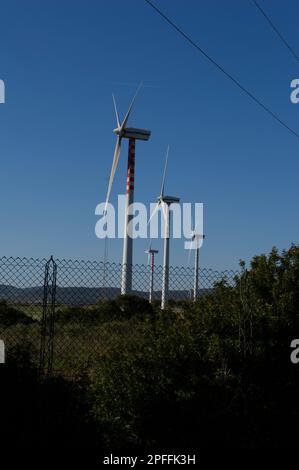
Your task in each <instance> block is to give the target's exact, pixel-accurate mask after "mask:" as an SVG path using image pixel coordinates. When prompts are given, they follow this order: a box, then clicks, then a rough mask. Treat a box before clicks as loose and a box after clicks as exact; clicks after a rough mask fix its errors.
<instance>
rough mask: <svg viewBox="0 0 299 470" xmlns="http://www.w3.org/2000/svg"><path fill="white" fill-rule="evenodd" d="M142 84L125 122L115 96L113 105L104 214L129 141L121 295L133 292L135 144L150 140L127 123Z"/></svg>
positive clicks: (140, 130) (146, 133) (139, 130)
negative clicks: (131, 228) (114, 124)
mask: <svg viewBox="0 0 299 470" xmlns="http://www.w3.org/2000/svg"><path fill="white" fill-rule="evenodd" d="M141 86H142V84H140V85H139V87H138V89H137V91H136V93H135V95H134V97H133V99H132V102H131V104H130V106H129V109H128V111H127V113H126V115H125V117H124V120H123V121H122V122H120V119H119V114H118V111H117V107H116V101H115V98H114V95H112V98H113V104H114V110H115V115H116V121H117V127H116V129H114V130H113V132H114V133H115V134H116V136H117V138H116V145H115V150H114V156H113V162H112V167H111V172H110V178H109V183H108V190H107V196H106V203H105V209H104V213H106V212H107V206H108V202H109V198H110V193H111V189H112V185H113V180H114V177H115V172H116V169H117V165H118V161H119V156H120V150H121V142H122V139H123V138H125V139H129V153H128V170H127V180H126V213H125V233H124V245H123V259H122V276H121V293H122V294H127V293H128V292H130V291H131V290H132V263H133V238H132V237H131V236H130V234H129V233H128V225H129V222H130V220H131V218H132V215H131V214H129V207H130V205H131V204H133V202H134V183H135V181H134V178H135V176H134V175H135V143H136V140H148V139H149V138H150V135H151V133H150V131H148V130H145V129H136V128H133V127H126V126H127V122H128V119H129V116H130V113H131V111H132V108H133V105H134V102H135V99H136V96H137V94H138V92H139V90H140V88H141Z"/></svg>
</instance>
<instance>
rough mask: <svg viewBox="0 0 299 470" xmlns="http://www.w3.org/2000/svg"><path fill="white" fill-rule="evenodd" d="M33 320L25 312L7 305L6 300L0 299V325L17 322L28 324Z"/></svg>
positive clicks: (9, 324) (10, 324)
mask: <svg viewBox="0 0 299 470" xmlns="http://www.w3.org/2000/svg"><path fill="white" fill-rule="evenodd" d="M34 322H35V320H33V319H32V318H31V317H29V316H27V315H26V314H25V313H23V312H21V311H20V310H17V309H16V308H14V307H11V306H9V305H8V304H7V301H6V300H0V325H2V326H12V325H16V324H17V323H21V324H23V325H29V324H30V323H34Z"/></svg>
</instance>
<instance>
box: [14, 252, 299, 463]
mask: <svg viewBox="0 0 299 470" xmlns="http://www.w3.org/2000/svg"><path fill="white" fill-rule="evenodd" d="M241 268H242V271H241V273H240V275H239V276H238V277H237V278H236V280H235V285H233V286H232V285H230V284H229V283H228V282H227V281H226V280H225V279H223V280H222V281H221V282H218V283H217V284H215V286H214V287H213V289H211V290H209V291H206V292H205V293H204V294H203V295H202V296H201V297H200V298H199V299H198V301H197V302H196V303H193V302H191V301H190V302H180V303H174V304H173V305H170V306H169V308H168V309H167V310H165V311H161V310H160V309H159V308H158V306H156V305H155V306H153V307H152V306H151V305H150V304H149V303H148V302H147V301H146V300H143V299H140V298H138V297H135V296H122V297H118V298H117V299H115V300H113V301H108V300H107V301H104V302H99V303H98V304H97V305H94V306H86V307H77V308H69V309H67V308H63V307H62V308H61V309H60V311H59V312H58V313H57V318H58V322H57V325H56V344H57V345H63V344H66V343H67V342H68V341H69V344H73V346H74V348H75V349H77V350H78V351H79V353H78V354H79V356H80V357H75V351H72V353H74V354H73V355H74V357H73V358H72V359H73V360H74V362H75V363H77V361H79V359H80V360H81V362H82V363H84V361H85V363H86V366H87V373H88V380H84V381H82V380H79V382H73V383H72V385H70V384H69V383H68V384H66V383H65V381H63V380H62V379H61V380H62V381H61V382H60V381H59V380H60V379H59V380H58V382H55V380H56V379H55V380H54V381H53V382H52V384H51V385H45V384H44V385H43V387H49V388H48V389H47V390H49V394H50V396H51V397H55V400H56V403H59V407H58V409H57V410H55V409H54V410H53V408H51V406H53V402H51V400H50V403H52V405H51V406H50V407H49V415H50V416H52V414H53V416H54V417H55V416H56V418H55V419H57V420H58V422H59V423H60V426H61V428H62V429H63V430H64V431H63V439H62V442H64V439H66V437H65V436H66V435H67V434H68V432H70V431H69V428H71V429H73V430H75V431H74V433H75V434H74V436H75V437H74V438H73V439H74V442H76V443H77V442H78V436H80V435H81V434H80V429H81V427H82V429H83V430H84V429H86V430H87V433H86V435H87V436H89V437H88V439H90V441H91V442H95V441H97V440H98V441H101V442H102V438H103V442H102V448H103V449H104V450H105V451H107V452H108V453H109V452H114V453H116V452H118V453H119V454H121V453H122V452H123V451H126V453H127V452H129V451H130V450H131V451H132V452H136V454H137V452H139V451H140V452H145V451H149V450H152V451H155V452H156V453H159V451H161V452H164V453H167V452H171V451H175V453H179V452H181V451H182V452H186V451H188V450H190V451H191V452H192V453H194V452H197V451H198V452H200V450H201V449H202V448H207V447H211V448H213V449H215V448H216V449H227V448H259V447H263V448H271V447H272V448H273V447H274V448H277V447H296V445H297V430H298V426H299V407H298V404H297V401H298V396H299V373H298V369H297V368H296V366H294V365H293V364H292V363H291V362H290V358H289V355H290V342H291V340H292V339H294V338H297V337H298V333H299V311H298V307H299V247H298V246H292V247H291V248H290V249H289V250H286V251H283V252H282V253H279V252H278V251H277V250H276V249H275V248H274V249H273V250H272V251H271V253H270V254H269V255H260V256H256V257H255V258H253V260H252V262H251V264H250V267H249V268H248V269H246V265H245V263H244V262H241ZM67 344H68V343H67ZM87 347H88V348H89V349H88V348H87ZM84 348H85V349H84ZM58 349H59V348H58V347H57V350H56V355H58V354H59V351H58ZM66 350H67V348H66ZM66 350H65V351H66ZM91 350H92V351H93V353H94V357H96V360H95V361H94V362H91V361H90V360H89V359H90V358H89V354H90V351H91ZM65 351H62V353H61V358H60V359H61V360H62V362H63V361H64V362H63V364H64V366H65V367H66V368H67V359H66V358H65ZM26 360H27V359H26ZM24 361H25V359H24V358H23V359H22V361H21V362H24ZM25 362H26V361H25ZM27 362H28V361H27ZM26 370H27V372H26V374H27V373H28V374H29V376H30V381H33V383H34V384H35V385H34V387H36V389H35V388H34V390H35V391H34V392H32V389H31V390H30V394H32V396H33V397H36V396H37V395H36V393H37V390H38V393H40V389H39V385H38V379H37V376H36V371H35V370H34V368H33V369H32V367H30V365H28V366H26ZM22 373H23V372H22ZM18 374H20V372H18ZM21 376H22V374H21ZM19 377H20V375H19ZM16 387H18V388H19V383H18V384H17V385H16ZM51 387H53V388H51ZM43 390H45V389H44V388H43ZM43 393H44V392H42V397H45V395H43ZM26 396H27V397H28V396H29V394H27V395H26ZM46 396H47V400H49V399H50V398H49V395H48V392H47V393H46ZM43 399H45V398H43ZM28 400H29V398H28ZM60 400H61V402H60ZM30 403H31V402H30ZM38 403H39V406H41V405H40V402H39V401H38ZM68 403H69V404H68ZM66 404H67V405H66ZM30 406H32V405H30ZM64 406H66V409H67V412H66V413H65V414H62V416H63V418H62V421H59V418H58V415H59V413H62V410H63V408H64ZM17 410H19V408H17ZM29 410H31V408H29ZM30 412H31V411H30ZM43 412H44V411H43ZM49 415H48V414H47V419H48V420H50V422H51V423H53V421H51V418H50V416H49ZM75 416H77V417H79V418H78V420H77V419H75V421H74V417H75ZM16 419H17V418H16ZM26 420H27V421H28V416H27V415H26ZM63 420H65V423H67V424H65V427H64V425H63ZM27 421H26V422H27ZM24 422H25V421H24ZM54 422H56V421H55V420H54ZM95 423H96V428H94V427H93V426H95ZM37 429H39V428H37ZM90 430H92V432H91V434H89V432H90ZM99 430H100V432H99ZM83 432H84V431H83ZM99 436H100V437H99ZM35 439H36V442H39V441H38V437H35ZM66 442H69V441H68V440H67V441H66Z"/></svg>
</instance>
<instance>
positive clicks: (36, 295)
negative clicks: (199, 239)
mask: <svg viewBox="0 0 299 470" xmlns="http://www.w3.org/2000/svg"><path fill="white" fill-rule="evenodd" d="M208 290H209V289H201V290H200V292H199V295H201V294H203V293H207V291H208ZM132 293H133V294H135V295H138V296H140V297H143V298H145V299H147V298H148V293H147V292H143V291H133V292H132ZM118 295H120V289H119V288H117V287H57V288H56V302H57V304H65V305H90V304H95V303H96V302H98V301H99V300H102V299H114V298H116V297H117V296H118ZM43 296H44V288H43V287H42V286H36V287H25V288H20V287H14V286H10V285H3V284H0V299H3V300H7V301H8V302H10V303H42V302H43ZM154 298H155V299H157V300H158V299H160V298H161V291H155V293H154ZM189 298H190V291H187V290H175V291H170V292H169V299H174V300H187V299H189Z"/></svg>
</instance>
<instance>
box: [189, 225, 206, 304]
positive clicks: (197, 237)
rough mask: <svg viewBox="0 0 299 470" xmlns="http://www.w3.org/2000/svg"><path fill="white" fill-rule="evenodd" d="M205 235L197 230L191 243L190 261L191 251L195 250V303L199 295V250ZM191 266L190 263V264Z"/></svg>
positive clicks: (193, 233)
mask: <svg viewBox="0 0 299 470" xmlns="http://www.w3.org/2000/svg"><path fill="white" fill-rule="evenodd" d="M204 238H205V235H203V234H201V233H198V232H197V231H196V230H195V229H194V230H193V231H192V234H191V242H190V248H189V260H190V253H191V250H192V249H193V250H194V280H193V301H194V302H196V300H197V299H198V294H199V249H200V247H201V243H200V241H199V240H203V239H204ZM188 264H189V263H188Z"/></svg>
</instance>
